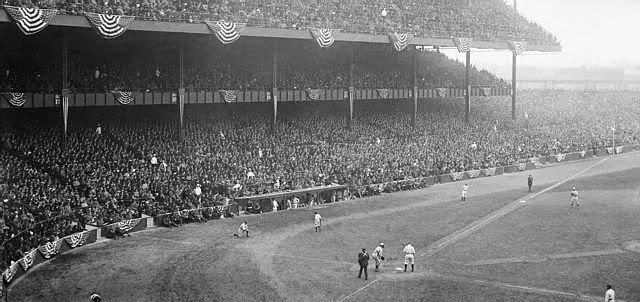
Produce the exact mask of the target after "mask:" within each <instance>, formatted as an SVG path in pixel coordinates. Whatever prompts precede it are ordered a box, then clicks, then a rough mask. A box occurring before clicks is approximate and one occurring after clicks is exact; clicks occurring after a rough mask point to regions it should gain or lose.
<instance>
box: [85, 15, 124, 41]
mask: <svg viewBox="0 0 640 302" xmlns="http://www.w3.org/2000/svg"><path fill="white" fill-rule="evenodd" d="M84 15H85V16H86V17H87V19H89V23H91V25H92V26H93V28H95V29H96V31H97V32H98V34H100V35H101V36H102V37H103V38H105V39H114V38H117V37H119V36H121V35H122V34H124V32H125V31H127V28H129V24H130V23H131V21H132V20H133V19H134V18H135V17H133V16H124V15H107V14H96V13H84Z"/></svg>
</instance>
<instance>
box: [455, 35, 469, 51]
mask: <svg viewBox="0 0 640 302" xmlns="http://www.w3.org/2000/svg"><path fill="white" fill-rule="evenodd" d="M471 43H473V39H471V38H453V44H454V45H455V46H456V48H458V52H467V51H469V50H471Z"/></svg>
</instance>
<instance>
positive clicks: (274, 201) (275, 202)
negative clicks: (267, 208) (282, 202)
mask: <svg viewBox="0 0 640 302" xmlns="http://www.w3.org/2000/svg"><path fill="white" fill-rule="evenodd" d="M272 205H273V211H274V212H278V202H277V201H276V200H275V199H274V200H273V201H272Z"/></svg>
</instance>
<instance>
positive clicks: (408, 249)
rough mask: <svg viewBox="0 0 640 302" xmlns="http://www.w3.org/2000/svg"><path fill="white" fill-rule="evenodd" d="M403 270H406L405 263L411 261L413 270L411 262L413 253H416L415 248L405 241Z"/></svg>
mask: <svg viewBox="0 0 640 302" xmlns="http://www.w3.org/2000/svg"><path fill="white" fill-rule="evenodd" d="M403 251H404V271H405V272H406V271H407V264H409V263H411V271H412V272H413V262H414V258H413V257H414V255H415V254H416V249H414V248H413V246H412V245H411V243H407V246H405V247H404V250H403Z"/></svg>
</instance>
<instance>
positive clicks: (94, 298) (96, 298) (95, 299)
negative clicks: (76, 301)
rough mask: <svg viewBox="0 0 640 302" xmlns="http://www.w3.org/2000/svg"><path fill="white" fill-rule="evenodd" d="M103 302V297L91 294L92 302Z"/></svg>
mask: <svg viewBox="0 0 640 302" xmlns="http://www.w3.org/2000/svg"><path fill="white" fill-rule="evenodd" d="M100 301H102V297H100V295H98V294H91V302H100Z"/></svg>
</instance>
